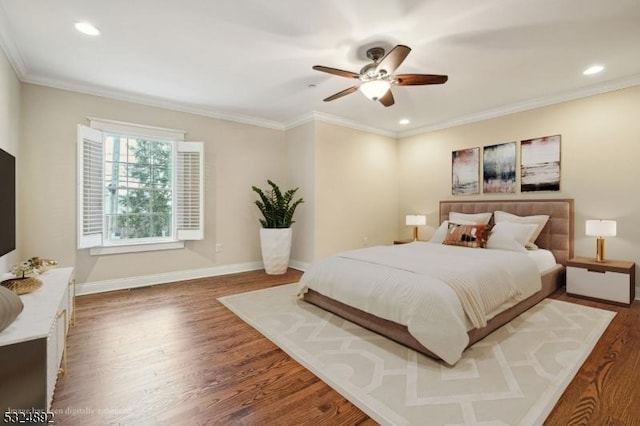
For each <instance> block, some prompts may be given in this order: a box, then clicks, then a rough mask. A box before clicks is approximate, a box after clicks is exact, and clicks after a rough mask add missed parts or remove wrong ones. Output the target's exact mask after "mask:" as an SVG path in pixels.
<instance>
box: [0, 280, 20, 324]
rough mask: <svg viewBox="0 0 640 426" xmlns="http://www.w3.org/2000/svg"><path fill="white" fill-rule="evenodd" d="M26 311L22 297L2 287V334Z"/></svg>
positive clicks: (0, 296)
mask: <svg viewBox="0 0 640 426" xmlns="http://www.w3.org/2000/svg"><path fill="white" fill-rule="evenodd" d="M23 309H24V305H23V304H22V300H20V297H19V296H18V295H17V294H15V293H14V292H12V291H11V290H8V289H6V288H4V287H2V286H0V332H1V331H2V330H4V329H5V328H7V327H9V325H10V324H11V323H12V322H13V320H15V319H16V318H17V317H18V315H20V312H22V310H23Z"/></svg>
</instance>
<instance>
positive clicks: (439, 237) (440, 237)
mask: <svg viewBox="0 0 640 426" xmlns="http://www.w3.org/2000/svg"><path fill="white" fill-rule="evenodd" d="M450 223H453V222H449V221H448V220H445V221H444V222H442V224H440V227H439V228H438V229H436V232H434V234H433V235H432V236H431V239H430V240H429V242H430V243H436V244H442V243H443V242H444V239H445V238H446V236H447V231H449V224H450ZM475 223H476V222H467V221H460V222H456V225H475Z"/></svg>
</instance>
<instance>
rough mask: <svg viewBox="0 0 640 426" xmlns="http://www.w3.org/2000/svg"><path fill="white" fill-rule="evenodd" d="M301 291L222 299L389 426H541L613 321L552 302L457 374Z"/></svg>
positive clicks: (480, 346)
mask: <svg viewBox="0 0 640 426" xmlns="http://www.w3.org/2000/svg"><path fill="white" fill-rule="evenodd" d="M296 286H297V284H287V285H282V286H277V287H271V288H267V289H263V290H257V291H252V292H248V293H241V294H236V295H232V296H226V297H222V298H220V299H218V300H219V301H220V302H222V303H223V304H224V305H225V306H226V307H227V308H229V309H230V310H231V311H232V312H234V313H235V314H236V315H238V316H239V317H240V318H242V319H243V320H244V321H245V322H247V323H248V324H250V325H251V326H252V327H254V328H255V329H257V330H258V331H259V332H260V333H262V334H263V335H264V336H266V337H267V338H268V339H269V340H271V341H272V342H274V343H275V344H276V345H277V346H279V347H280V348H281V349H282V350H284V351H285V352H286V353H287V354H289V355H290V356H291V357H292V358H294V359H295V360H296V361H298V362H299V363H300V364H302V365H303V366H304V367H305V368H307V369H309V370H310V371H311V372H312V373H314V374H315V375H316V376H318V377H319V378H320V379H321V380H323V381H324V382H325V383H327V384H328V385H329V386H331V387H332V388H333V389H335V390H336V391H337V392H339V393H340V394H341V395H343V396H344V397H345V398H346V399H348V400H349V401H351V402H352V403H353V404H354V405H356V406H357V407H358V408H360V409H361V410H362V411H364V412H365V413H366V414H367V415H369V416H370V417H371V418H372V419H374V420H375V421H377V422H378V423H380V424H389V425H423V424H428V425H448V426H453V425H486V426H489V425H492V426H493V425H526V426H530V425H537V424H542V423H543V422H544V420H545V418H546V417H547V415H548V414H549V413H550V412H551V410H552V409H553V407H554V405H555V403H556V402H557V401H558V399H559V398H560V396H561V395H562V393H563V392H564V390H565V389H566V387H567V386H568V385H569V383H570V381H571V379H572V378H573V377H574V376H575V374H576V373H577V371H578V369H579V368H580V366H581V365H582V364H583V362H584V361H585V360H586V358H587V356H588V355H589V354H590V353H591V351H592V349H593V348H594V346H595V345H596V343H597V341H598V339H599V338H600V336H601V335H602V333H603V332H604V331H605V329H606V328H607V326H608V325H609V323H610V321H611V319H612V318H613V316H614V315H615V313H614V312H610V311H605V310H602V309H596V308H591V307H587V306H582V305H576V304H573V303H568V302H562V301H558V300H552V299H545V300H543V301H542V302H540V303H539V304H538V305H536V306H534V307H533V308H531V309H530V310H528V311H527V312H525V313H523V314H522V315H520V316H519V317H518V318H515V319H514V320H512V321H511V322H510V323H509V324H506V325H505V326H503V327H501V328H500V329H498V330H496V331H495V332H493V333H492V334H490V335H489V336H487V337H486V338H485V339H483V340H481V341H480V342H477V343H476V344H475V345H473V346H472V347H470V348H469V349H467V350H466V351H465V352H464V354H463V357H462V359H461V360H460V361H458V363H456V365H455V366H453V367H451V366H448V365H447V364H445V363H443V362H440V361H436V360H434V359H432V358H429V357H427V356H425V355H422V354H420V353H417V352H416V351H414V350H412V349H409V348H406V347H404V346H402V345H400V344H398V343H395V342H393V341H391V340H389V339H386V338H384V337H382V336H380V335H378V334H376V333H374V332H371V331H369V330H367V329H365V328H362V327H360V326H358V325H355V324H353V323H351V322H349V321H347V320H344V319H342V318H341V317H339V316H336V315H334V314H331V313H329V312H327V311H325V310H323V309H320V308H318V307H316V306H314V305H311V304H309V303H307V302H304V301H302V300H299V299H298V298H297V297H296Z"/></svg>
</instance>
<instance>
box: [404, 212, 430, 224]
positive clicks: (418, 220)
mask: <svg viewBox="0 0 640 426" xmlns="http://www.w3.org/2000/svg"><path fill="white" fill-rule="evenodd" d="M406 220H407V221H406V224H407V226H424V225H426V224H427V217H426V216H424V215H420V214H408V215H407V218H406Z"/></svg>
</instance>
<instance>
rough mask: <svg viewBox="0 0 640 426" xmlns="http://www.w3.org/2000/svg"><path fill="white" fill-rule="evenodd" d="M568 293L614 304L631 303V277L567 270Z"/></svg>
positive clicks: (570, 268)
mask: <svg viewBox="0 0 640 426" xmlns="http://www.w3.org/2000/svg"><path fill="white" fill-rule="evenodd" d="M567 293H569V294H575V295H579V296H588V297H595V298H596V299H604V300H611V301H612V302H619V303H626V304H629V303H630V300H629V299H630V297H631V295H630V292H629V275H627V274H621V273H619V272H599V271H590V270H588V269H582V268H574V267H572V266H569V267H568V268H567Z"/></svg>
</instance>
